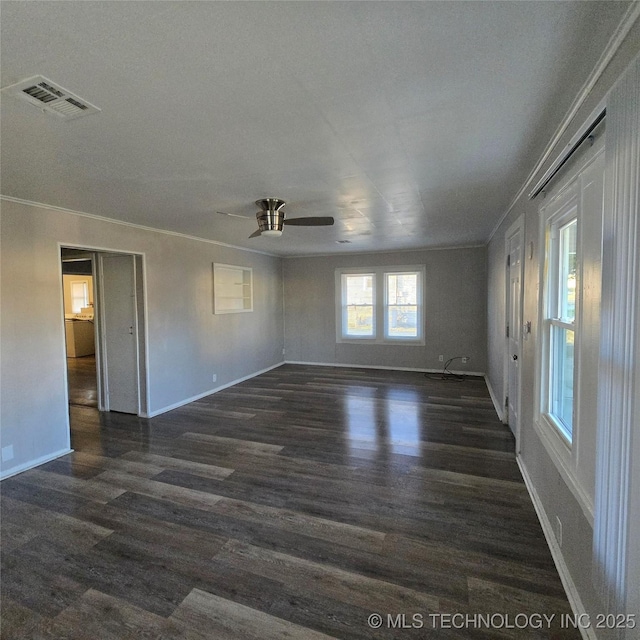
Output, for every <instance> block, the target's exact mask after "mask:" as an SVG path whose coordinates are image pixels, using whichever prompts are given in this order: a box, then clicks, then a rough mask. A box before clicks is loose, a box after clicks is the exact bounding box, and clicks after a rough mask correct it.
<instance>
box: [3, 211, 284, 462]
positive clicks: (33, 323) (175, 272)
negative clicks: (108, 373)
mask: <svg viewBox="0 0 640 640" xmlns="http://www.w3.org/2000/svg"><path fill="white" fill-rule="evenodd" d="M1 216H2V217H1V219H0V224H1V230H2V236H1V250H2V263H1V265H2V267H1V278H2V280H1V285H2V311H1V314H2V315H1V323H2V324H1V334H0V335H1V344H2V368H1V375H2V409H1V414H0V418H1V421H2V446H3V447H6V446H8V445H13V448H14V458H13V459H12V460H10V461H6V462H5V463H4V464H3V469H2V472H3V474H7V473H11V470H12V469H13V468H17V467H20V466H22V465H25V464H28V463H30V462H33V461H37V460H41V459H43V458H46V457H47V456H51V455H54V454H56V453H59V452H61V451H63V450H65V449H67V448H68V446H69V445H68V427H67V413H68V408H67V406H66V403H65V377H64V373H65V366H66V364H65V348H64V321H63V310H62V284H61V279H60V250H59V243H61V244H69V245H75V246H83V247H89V248H98V249H111V250H119V251H126V252H131V253H142V254H144V270H145V285H146V301H147V321H148V335H147V340H146V349H147V352H148V359H149V370H148V376H149V386H148V393H149V400H150V403H149V411H150V412H152V413H153V412H158V411H161V410H162V409H164V408H166V407H169V406H171V405H174V404H176V403H180V402H184V401H185V400H187V399H189V398H192V397H194V396H197V395H200V394H204V393H206V392H207V391H210V390H212V389H213V388H215V387H218V386H222V385H224V384H226V383H229V382H232V381H233V380H237V379H238V378H241V377H244V376H249V375H251V374H253V373H255V372H257V371H260V370H262V369H266V368H268V367H271V366H273V365H276V364H277V363H279V362H281V361H282V348H283V341H284V337H283V303H282V267H281V262H282V261H281V259H280V258H275V257H272V256H266V255H262V254H258V253H254V252H249V251H243V250H237V249H232V248H228V247H224V246H220V245H215V244H212V243H208V242H204V241H199V240H193V239H189V238H185V237H179V236H175V235H169V234H166V233H159V232H154V231H148V230H144V229H140V228H135V227H131V226H124V225H121V224H116V223H113V222H108V221H104V220H98V219H94V218H89V217H83V216H78V215H74V214H71V213H65V212H61V211H54V210H51V209H47V208H46V207H35V206H30V205H26V204H18V203H14V202H10V201H2V214H1ZM213 262H222V263H228V264H237V265H242V266H248V267H252V268H253V276H254V312H253V313H241V314H229V315H214V314H213V297H212V296H213V293H212V286H213V285H212V282H213V275H212V263H213ZM25 287H26V288H27V291H28V293H25V290H24V289H25ZM214 373H216V374H217V381H216V382H215V383H213V382H212V375H213V374H214Z"/></svg>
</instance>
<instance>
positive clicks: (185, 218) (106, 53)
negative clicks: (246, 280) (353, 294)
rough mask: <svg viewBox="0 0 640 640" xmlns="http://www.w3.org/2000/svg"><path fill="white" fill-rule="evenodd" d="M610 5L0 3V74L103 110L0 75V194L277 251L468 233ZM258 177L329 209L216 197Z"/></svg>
mask: <svg viewBox="0 0 640 640" xmlns="http://www.w3.org/2000/svg"><path fill="white" fill-rule="evenodd" d="M627 6H628V3H622V2H609V1H606V2H575V1H574V2H526V1H524V2H488V1H485V2H454V1H449V2H402V1H396V2H300V3H298V2H267V1H265V2H182V1H180V2H155V1H147V2H133V1H129V2H101V1H97V2H79V1H78V2H37V1H35V2H2V58H1V60H2V67H1V68H2V80H1V83H2V87H6V86H7V85H11V84H13V83H16V82H18V81H20V80H22V79H25V78H28V77H30V76H33V75H38V74H40V75H44V76H45V77H47V78H49V79H51V80H53V81H54V82H56V83H58V84H60V85H62V86H63V87H65V88H66V89H68V90H70V91H72V92H74V93H76V94H78V95H79V96H81V97H82V98H84V99H86V100H88V101H89V102H91V103H93V104H95V105H97V106H98V107H100V108H101V109H102V111H101V113H99V114H97V115H92V116H88V117H86V118H81V119H78V120H72V121H68V122H65V121H61V120H59V119H58V118H56V117H55V116H52V115H47V114H45V113H43V112H42V111H40V110H39V109H37V108H35V107H33V106H31V105H29V104H27V103H26V102H23V101H20V100H18V99H16V98H12V97H8V96H3V99H2V193H3V194H5V195H8V196H13V197H17V198H23V199H26V200H32V201H36V202H42V203H47V204H51V205H55V206H59V207H65V208H68V209H73V210H77V211H83V212H87V213H91V214H96V215H100V216H105V217H108V218H115V219H119V220H126V221H130V222H134V223H137V224H141V225H146V226H150V227H156V228H160V229H166V230H171V231H177V232H181V233H186V234H190V235H194V236H198V237H202V238H209V239H213V240H218V241H221V242H226V243H230V244H234V245H238V246H244V247H250V248H254V249H258V250H263V251H267V252H271V253H275V254H280V255H298V254H301V255H304V254H313V253H331V252H339V251H377V250H392V249H405V248H421V247H429V246H442V245H468V244H476V243H482V242H484V241H486V239H487V237H488V235H489V233H490V232H491V230H492V229H493V227H494V225H495V224H496V222H497V221H498V219H499V218H500V216H501V215H502V214H503V213H504V212H505V210H506V208H507V207H508V205H509V203H510V201H511V200H512V198H513V197H514V195H515V193H516V192H517V190H518V189H519V187H520V186H521V185H522V183H523V182H524V180H525V178H526V176H527V174H528V172H529V171H530V170H531V168H532V167H533V164H534V163H535V161H536V160H537V159H538V157H539V155H540V154H541V152H542V150H543V148H544V146H545V144H546V142H547V141H548V137H549V136H550V134H551V133H552V132H553V130H554V128H555V127H556V126H557V125H558V123H559V122H560V120H561V118H562V116H563V115H564V113H565V112H566V110H567V109H568V107H569V105H570V102H571V100H572V99H573V97H574V96H575V94H576V93H577V92H578V90H579V89H580V87H581V85H582V84H583V83H584V81H585V79H586V78H587V76H588V73H589V71H590V70H591V69H592V68H593V67H594V65H595V64H596V62H597V60H598V57H599V55H600V53H601V52H602V50H603V48H604V47H605V45H606V43H607V41H608V40H609V38H610V36H611V34H612V33H613V31H614V30H615V27H616V26H617V24H618V22H619V21H620V19H621V17H622V15H623V13H624V11H625V10H626V8H627ZM539 132H542V135H537V133H539ZM264 197H277V198H282V199H284V200H286V201H287V202H288V204H287V208H286V211H287V213H288V216H289V217H298V216H313V215H333V216H334V217H335V218H336V224H335V226H334V227H320V228H300V227H288V228H286V229H285V233H284V235H283V236H282V238H264V237H259V238H256V239H252V240H248V239H247V236H248V235H249V234H250V233H251V232H252V231H254V229H255V228H256V224H255V220H252V219H248V220H246V221H245V220H241V219H238V218H230V217H225V216H220V215H218V214H216V211H217V210H222V211H228V212H230V213H236V214H243V215H248V216H250V217H251V216H253V214H254V213H255V211H256V210H257V207H255V205H254V204H253V202H254V200H256V199H259V198H264ZM337 240H350V241H351V244H337V242H336V241H337Z"/></svg>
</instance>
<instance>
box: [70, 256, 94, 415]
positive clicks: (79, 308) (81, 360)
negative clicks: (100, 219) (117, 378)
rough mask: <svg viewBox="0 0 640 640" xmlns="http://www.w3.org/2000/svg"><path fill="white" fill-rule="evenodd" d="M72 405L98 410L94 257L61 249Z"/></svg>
mask: <svg viewBox="0 0 640 640" xmlns="http://www.w3.org/2000/svg"><path fill="white" fill-rule="evenodd" d="M61 260H62V291H63V300H64V328H65V332H64V333H65V347H66V356H67V387H68V390H69V404H70V405H80V406H85V407H95V408H97V407H98V380H97V373H96V350H95V343H96V332H95V290H94V282H93V273H94V269H93V254H92V253H91V252H88V251H82V250H79V249H66V248H63V249H61Z"/></svg>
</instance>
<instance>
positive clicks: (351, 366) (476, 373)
mask: <svg viewBox="0 0 640 640" xmlns="http://www.w3.org/2000/svg"><path fill="white" fill-rule="evenodd" d="M284 364H301V365H305V366H310V367H343V368H345V369H382V370H383V371H415V372H416V373H442V369H415V368H412V367H385V366H383V365H378V364H344V363H338V362H302V361H300V360H286V361H285V363H284ZM447 373H453V374H455V375H457V376H480V377H483V376H484V372H482V371H458V370H456V369H449V370H448V371H447Z"/></svg>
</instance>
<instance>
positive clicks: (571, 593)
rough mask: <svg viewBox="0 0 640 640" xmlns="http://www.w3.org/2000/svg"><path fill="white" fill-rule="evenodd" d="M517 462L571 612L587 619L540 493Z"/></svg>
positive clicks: (593, 639)
mask: <svg viewBox="0 0 640 640" xmlns="http://www.w3.org/2000/svg"><path fill="white" fill-rule="evenodd" d="M516 462H517V463H518V467H519V469H520V473H521V474H522V479H523V480H524V484H525V486H526V487H527V491H528V492H529V496H530V497H531V501H532V502H533V507H534V509H535V510H536V514H537V516H538V520H539V521H540V525H541V527H542V532H543V533H544V537H545V538H546V540H547V544H548V545H549V550H550V551H551V557H552V558H553V562H554V563H555V565H556V569H557V570H558V574H559V575H560V580H561V582H562V586H563V587H564V590H565V592H566V594H567V598H568V600H569V604H570V605H571V610H572V611H573V613H574V614H575V615H576V616H584V618H585V619H586V618H587V616H588V614H587V611H586V609H585V608H584V605H583V604H582V599H581V598H580V593H579V592H578V588H577V587H576V585H575V582H574V581H573V578H572V577H571V573H570V571H569V567H567V563H566V562H565V560H564V556H563V555H562V551H561V550H560V547H559V546H558V543H557V542H556V538H555V536H554V534H553V527H552V525H551V522H550V520H549V518H548V517H547V513H546V511H545V510H544V506H543V505H542V501H541V500H540V497H539V496H538V492H537V491H536V488H535V487H534V485H533V482H532V480H531V477H530V476H529V472H528V471H527V468H526V466H525V464H524V462H523V460H522V457H521V456H519V455H518V456H516ZM580 633H581V634H582V637H583V639H584V640H598V636H597V635H596V632H595V631H594V630H593V627H592V626H590V627H589V628H584V627H583V626H582V625H580Z"/></svg>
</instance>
